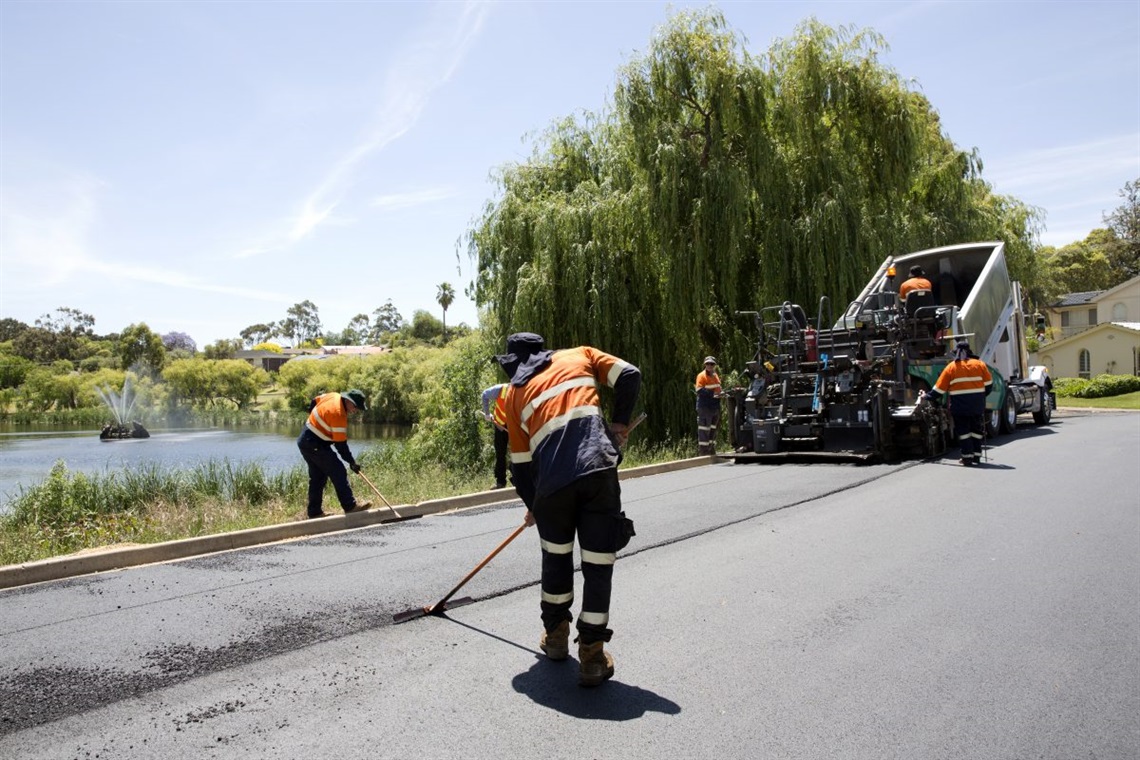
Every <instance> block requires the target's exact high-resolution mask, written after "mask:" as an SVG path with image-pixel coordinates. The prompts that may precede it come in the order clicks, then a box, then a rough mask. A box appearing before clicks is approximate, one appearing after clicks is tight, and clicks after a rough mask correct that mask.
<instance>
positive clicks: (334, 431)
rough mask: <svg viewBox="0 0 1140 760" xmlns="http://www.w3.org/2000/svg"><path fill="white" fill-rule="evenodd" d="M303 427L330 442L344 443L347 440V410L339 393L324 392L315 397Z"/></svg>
mask: <svg viewBox="0 0 1140 760" xmlns="http://www.w3.org/2000/svg"><path fill="white" fill-rule="evenodd" d="M305 427H307V428H308V429H309V430H311V431H312V432H313V435H315V436H317V437H318V438H320V439H322V440H325V441H331V442H332V443H344V442H345V441H347V440H348V412H346V411H345V409H344V400H343V399H342V398H341V397H340V394H339V393H325V394H323V395H321V396H318V397H317V403H316V405H315V406H314V407H313V411H311V412H309V419H308V420H306V421H305Z"/></svg>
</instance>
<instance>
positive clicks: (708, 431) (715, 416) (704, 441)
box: [697, 409, 720, 454]
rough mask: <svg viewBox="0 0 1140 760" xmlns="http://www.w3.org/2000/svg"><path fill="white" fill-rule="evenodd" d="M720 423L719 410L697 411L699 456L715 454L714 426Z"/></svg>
mask: <svg viewBox="0 0 1140 760" xmlns="http://www.w3.org/2000/svg"><path fill="white" fill-rule="evenodd" d="M718 422H720V410H719V409H697V451H698V452H699V453H701V454H713V453H715V452H716V425H717V423H718Z"/></svg>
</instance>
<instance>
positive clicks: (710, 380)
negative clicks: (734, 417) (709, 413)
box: [695, 370, 720, 409]
mask: <svg viewBox="0 0 1140 760" xmlns="http://www.w3.org/2000/svg"><path fill="white" fill-rule="evenodd" d="M695 385H696V390H697V407H698V408H704V409H720V399H718V398H717V396H718V395H719V394H720V375H718V374H717V373H715V372H714V373H712V374H711V375H710V374H709V373H708V372H705V371H704V370H701V371H700V373H699V374H698V375H697V380H696V383H695Z"/></svg>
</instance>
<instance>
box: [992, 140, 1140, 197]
mask: <svg viewBox="0 0 1140 760" xmlns="http://www.w3.org/2000/svg"><path fill="white" fill-rule="evenodd" d="M1138 173H1140V134H1131V135H1119V136H1116V137H1107V138H1103V139H1099V140H1094V141H1091V142H1085V143H1077V144H1074V145H1060V146H1057V147H1055V148H1047V149H1043V150H1033V151H1026V152H1024V153H1018V154H1015V155H1013V156H1012V157H1011V158H1009V159H1008V160H1006V161H1002V162H1000V163H995V164H989V163H987V164H986V172H985V176H986V179H987V180H988V181H989V182H990V183H991V184H993V185H994V187H995V188H996V189H997V190H998V192H1002V193H1016V192H1018V191H1023V190H1031V191H1033V192H1034V193H1039V194H1040V193H1047V192H1052V191H1055V190H1062V189H1069V188H1072V186H1073V185H1075V184H1081V185H1084V184H1089V185H1095V184H1097V183H1099V182H1102V181H1104V180H1105V179H1108V180H1111V181H1113V182H1115V181H1116V178H1118V177H1120V176H1124V177H1125V178H1129V177H1131V178H1135V177H1136V176H1137V174H1138ZM1120 184H1121V185H1123V183H1120ZM1113 189H1118V188H1113Z"/></svg>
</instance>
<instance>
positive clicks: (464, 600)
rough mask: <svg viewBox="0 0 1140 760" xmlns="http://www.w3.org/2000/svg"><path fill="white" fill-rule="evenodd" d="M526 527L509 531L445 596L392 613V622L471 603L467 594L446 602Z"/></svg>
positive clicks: (523, 525)
mask: <svg viewBox="0 0 1140 760" xmlns="http://www.w3.org/2000/svg"><path fill="white" fill-rule="evenodd" d="M526 528H527V525H526V523H525V522H524V523H523V524H522V525H520V526H519V527H517V528H515V530H514V532H513V533H511V535H509V536H507V538H506V540H504V541H503V543H501V544H499V545H498V546H496V547H495V550H494V551H492V552H491V553H490V554H488V555H487V556H486V557H484V558H483V561H482V562H480V563H479V564H478V565H476V566H475V569H474V570H472V571H471V572H469V573H467V575H465V576H464V577H463V580H461V581H459V583H457V584H455V588H453V589H451V591H448V592H447V596H445V597H443V598H442V599H440V600H439V601H438V602H436V603H435V604H429V605H428V606H427V607H416V608H413V609H410V610H407V611H406V612H401V613H399V614H396V615H393V616H392V622H393V623H405V622H407V621H409V620H415V619H416V618H418V617H423V616H424V615H442V614H443V613H444V612H445V611H447V610H450V609H455V608H456V607H462V606H463V605H465V604H471V603H472V602H473V601H475V600H474V599H472V598H471V597H469V596H464V597H461V598H459V599H456V600H455V601H453V602H451V603H450V604H448V600H450V599H451V597H453V596H455V592H456V591H458V590H459V589H461V588H463V586H464V585H465V584H466V583H467V581H469V580H471V579H472V578H474V577H475V573H477V572H479V571H480V570H482V569H483V568H484V567H486V565H487V563H488V562H490V561H491V560H493V559H494V558H495V555H496V554H498V553H499V552H501V551H502V550H503V549H505V548H506V546H507V544H509V543H510V542H511V541H514V540H515V539H516V538H518V536H519V534H520V533H522V532H523V531H524V530H526Z"/></svg>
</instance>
